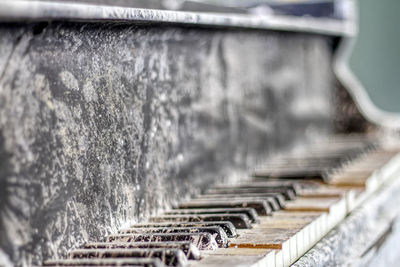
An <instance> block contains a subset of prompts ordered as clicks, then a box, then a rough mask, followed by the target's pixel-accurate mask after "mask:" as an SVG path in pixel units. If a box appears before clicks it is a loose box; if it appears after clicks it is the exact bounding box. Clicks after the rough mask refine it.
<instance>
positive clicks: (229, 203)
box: [178, 199, 272, 215]
mask: <svg viewBox="0 0 400 267" xmlns="http://www.w3.org/2000/svg"><path fill="white" fill-rule="evenodd" d="M242 207H243V208H246V207H248V208H253V209H255V210H256V211H257V214H258V215H270V214H271V212H272V208H271V206H270V205H269V203H268V202H267V201H266V200H261V199H259V200H252V199H245V200H240V199H239V200H234V199H231V200H229V199H228V200H227V199H222V200H219V199H218V200H208V199H207V200H197V199H193V200H190V201H187V202H182V203H180V204H179V205H178V208H181V209H207V208H242Z"/></svg>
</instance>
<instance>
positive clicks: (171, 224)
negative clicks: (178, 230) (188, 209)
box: [131, 221, 237, 238]
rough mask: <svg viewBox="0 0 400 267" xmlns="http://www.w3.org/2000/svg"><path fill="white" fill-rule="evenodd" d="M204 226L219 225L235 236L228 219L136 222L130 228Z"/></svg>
mask: <svg viewBox="0 0 400 267" xmlns="http://www.w3.org/2000/svg"><path fill="white" fill-rule="evenodd" d="M206 226H219V227H221V228H222V229H223V230H224V231H225V233H226V235H227V236H228V237H229V238H233V237H236V236H237V233H236V228H235V226H234V225H233V224H232V223H231V222H229V221H225V222H222V221H215V222H164V223H137V224H134V225H132V226H131V228H156V227H157V228H159V227H206Z"/></svg>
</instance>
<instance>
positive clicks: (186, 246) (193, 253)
mask: <svg viewBox="0 0 400 267" xmlns="http://www.w3.org/2000/svg"><path fill="white" fill-rule="evenodd" d="M83 248H86V249H87V248H91V249H99V248H102V249H121V248H175V249H180V250H182V251H183V253H184V254H185V255H186V257H187V258H188V259H189V260H199V259H200V251H199V250H198V248H197V247H196V246H195V245H193V244H192V243H190V242H136V243H124V242H119V243H111V242H90V243H86V244H85V245H84V246H83Z"/></svg>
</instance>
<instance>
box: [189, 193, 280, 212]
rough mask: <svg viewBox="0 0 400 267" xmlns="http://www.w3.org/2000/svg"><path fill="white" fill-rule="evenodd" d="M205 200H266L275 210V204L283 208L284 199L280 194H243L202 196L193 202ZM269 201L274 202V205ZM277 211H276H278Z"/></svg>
mask: <svg viewBox="0 0 400 267" xmlns="http://www.w3.org/2000/svg"><path fill="white" fill-rule="evenodd" d="M207 199H209V200H211V201H214V200H224V201H228V200H243V199H244V200H246V199H253V200H266V201H268V203H269V204H270V206H271V208H272V209H273V210H275V209H274V208H275V204H274V203H276V204H277V205H278V206H279V209H283V208H285V197H284V196H283V195H282V194H280V193H244V194H203V195H198V196H197V197H195V200H202V201H206V200H207ZM271 199H273V200H275V201H274V203H273V202H272V201H271ZM279 209H278V210H279Z"/></svg>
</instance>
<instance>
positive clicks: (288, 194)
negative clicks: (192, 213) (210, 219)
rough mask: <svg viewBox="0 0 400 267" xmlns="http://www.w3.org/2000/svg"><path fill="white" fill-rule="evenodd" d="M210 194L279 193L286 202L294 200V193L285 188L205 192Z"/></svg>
mask: <svg viewBox="0 0 400 267" xmlns="http://www.w3.org/2000/svg"><path fill="white" fill-rule="evenodd" d="M207 193H211V194H247V193H280V194H283V195H284V196H285V199H286V200H293V199H295V198H296V193H295V192H294V191H293V190H292V189H290V188H285V187H270V188H226V189H218V188H211V189H209V190H207Z"/></svg>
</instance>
